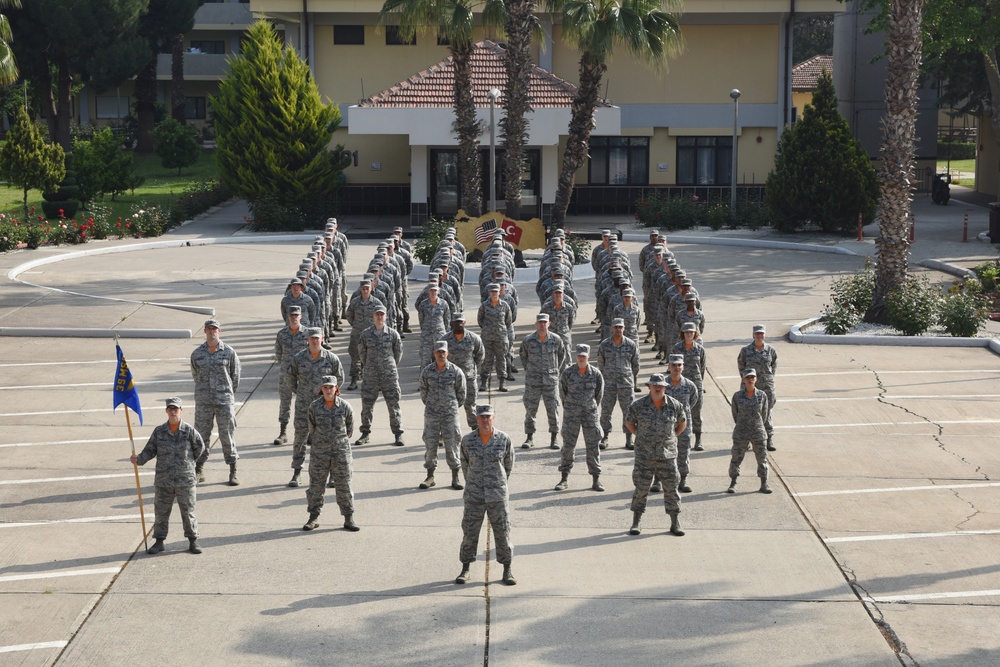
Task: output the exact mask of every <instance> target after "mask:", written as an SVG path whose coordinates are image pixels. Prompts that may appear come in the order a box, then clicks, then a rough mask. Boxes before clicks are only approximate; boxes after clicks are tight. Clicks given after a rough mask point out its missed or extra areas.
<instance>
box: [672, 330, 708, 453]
mask: <svg viewBox="0 0 1000 667" xmlns="http://www.w3.org/2000/svg"><path fill="white" fill-rule="evenodd" d="M681 336H683V340H681V341H680V342H679V343H677V344H676V345H674V350H673V354H679V355H682V356H683V357H684V377H686V378H687V379H689V380H691V382H694V386H696V387H697V388H698V399H697V400H696V401H695V402H694V403H692V404H691V428H692V430H693V432H694V447H692V448H691V449H693V450H694V451H696V452H700V451H702V450H703V449H705V448H704V447H703V446H702V444H701V424H702V422H701V406H702V404H703V403H704V402H705V400H704V399H705V388H704V387H705V385H704V378H705V348H704V347H702V345H701V343H699V342H698V326H697V325H696V324H695V323H694V322H686V323H685V324H684V326H682V327H681Z"/></svg>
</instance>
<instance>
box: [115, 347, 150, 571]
mask: <svg viewBox="0 0 1000 667" xmlns="http://www.w3.org/2000/svg"><path fill="white" fill-rule="evenodd" d="M115 350H116V351H117V354H118V365H117V366H116V367H115V388H114V405H112V406H111V411H112V412H114V411H115V410H117V409H118V406H119V405H122V404H124V405H125V425H126V426H127V427H128V440H129V443H131V445H132V459H131V460H132V469H133V470H134V471H135V492H136V493H137V494H138V496H139V518H140V519H141V520H142V544H143V546H144V547H146V550H147V551H148V550H149V543H148V542H147V541H146V512H145V510H143V507H142V486H141V485H140V484H139V466H138V465H136V460H135V459H136V457H135V440H134V439H133V438H132V422H131V420H129V417H128V409H129V408H132V410H134V411H135V414H137V415H139V424H140V425H142V405H141V404H140V403H139V392H138V391H137V390H136V388H135V382H133V380H132V371H130V370H129V369H128V362H126V361H125V355H124V354H123V353H122V348H121V345H119V344H118V340H117V337H116V340H115Z"/></svg>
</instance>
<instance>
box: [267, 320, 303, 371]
mask: <svg viewBox="0 0 1000 667" xmlns="http://www.w3.org/2000/svg"><path fill="white" fill-rule="evenodd" d="M308 347H309V338H307V337H306V330H305V329H304V328H302V327H299V328H298V330H297V331H296V332H295V333H292V330H291V329H289V328H288V327H282V328H281V330H280V331H279V332H278V335H277V336H276V337H275V339H274V360H275V361H276V362H278V363H279V364H280V365H281V370H282V372H284V371H287V370H288V368H289V367H290V366H291V365H292V359H293V358H294V357H295V355H296V354H297V353H299V352H301V351H302V350H305V349H308Z"/></svg>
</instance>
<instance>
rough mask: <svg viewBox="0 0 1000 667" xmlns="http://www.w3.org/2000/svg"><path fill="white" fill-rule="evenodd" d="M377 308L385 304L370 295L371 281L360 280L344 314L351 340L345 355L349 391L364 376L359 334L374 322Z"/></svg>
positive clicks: (355, 386)
mask: <svg viewBox="0 0 1000 667" xmlns="http://www.w3.org/2000/svg"><path fill="white" fill-rule="evenodd" d="M379 306H383V307H384V306H385V304H383V303H382V302H381V301H380V300H379V299H377V298H376V297H375V296H374V295H373V294H372V281H370V280H362V281H361V287H360V288H359V290H358V294H357V296H352V297H351V303H350V304H348V306H347V312H346V313H345V318H346V319H347V321H348V323H350V325H351V340H350V342H349V343H348V344H347V353H348V354H349V355H350V356H351V384H350V386H348V387H347V389H348V390H350V391H353V390H355V389H357V388H358V380H360V379H361V377H362V376H363V374H364V366H362V364H361V352H360V351H359V349H358V344H359V342H360V341H361V332H362V331H364V330H365V329H367V328H368V327H370V326H371V325H372V323H373V322H374V321H375V319H374V318H375V309H376V308H378V307H379Z"/></svg>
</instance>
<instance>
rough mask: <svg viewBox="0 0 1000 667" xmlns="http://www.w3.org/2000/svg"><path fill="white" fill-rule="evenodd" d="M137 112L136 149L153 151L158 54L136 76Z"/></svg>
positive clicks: (145, 151) (144, 151) (141, 151)
mask: <svg viewBox="0 0 1000 667" xmlns="http://www.w3.org/2000/svg"><path fill="white" fill-rule="evenodd" d="M135 113H136V116H137V120H138V121H139V130H138V136H137V137H136V146H135V150H136V151H137V152H140V153H152V152H153V125H154V123H155V120H156V119H155V113H156V55H155V54H154V55H153V57H152V59H150V61H149V62H148V63H146V65H145V66H144V67H143V68H142V70H141V71H140V72H139V76H137V77H136V78H135Z"/></svg>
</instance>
